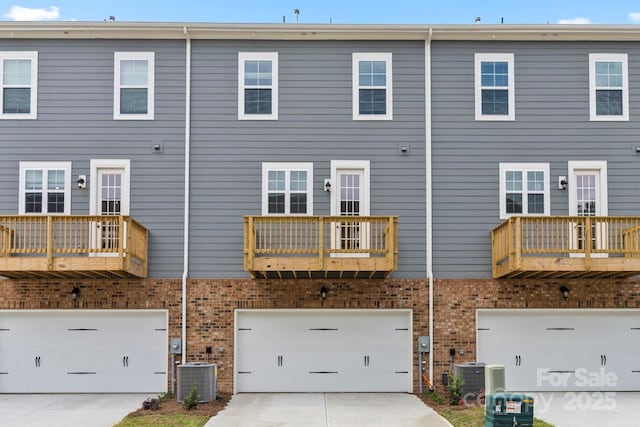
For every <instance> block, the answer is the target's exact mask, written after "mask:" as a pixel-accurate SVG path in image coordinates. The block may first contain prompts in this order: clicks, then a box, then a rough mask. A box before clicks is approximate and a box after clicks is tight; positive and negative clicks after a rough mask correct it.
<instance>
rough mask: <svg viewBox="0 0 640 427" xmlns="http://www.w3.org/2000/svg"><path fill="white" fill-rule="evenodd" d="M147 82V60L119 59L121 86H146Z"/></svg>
mask: <svg viewBox="0 0 640 427" xmlns="http://www.w3.org/2000/svg"><path fill="white" fill-rule="evenodd" d="M148 84H149V62H148V61H147V60H143V59H141V60H128V59H127V60H122V61H120V85H121V86H147V85H148Z"/></svg>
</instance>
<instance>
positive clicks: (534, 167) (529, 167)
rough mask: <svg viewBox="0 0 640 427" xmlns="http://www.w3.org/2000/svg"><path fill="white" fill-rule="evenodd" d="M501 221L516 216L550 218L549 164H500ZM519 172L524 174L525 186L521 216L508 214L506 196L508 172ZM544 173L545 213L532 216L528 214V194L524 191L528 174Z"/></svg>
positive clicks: (523, 181) (523, 182)
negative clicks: (534, 172) (533, 172)
mask: <svg viewBox="0 0 640 427" xmlns="http://www.w3.org/2000/svg"><path fill="white" fill-rule="evenodd" d="M499 169H500V219H507V218H509V217H511V216H514V215H527V216H549V215H550V214H551V192H550V189H551V184H550V182H549V178H550V173H549V163H500V168H499ZM507 171H518V172H522V173H523V176H522V184H523V190H522V194H523V198H522V211H523V212H522V213H521V214H508V213H507V203H506V200H505V196H506V193H507V182H506V172H507ZM531 171H542V172H544V213H542V214H530V213H527V212H526V210H527V204H526V203H527V200H526V198H525V197H524V196H526V195H527V194H528V193H527V192H525V191H524V188H526V185H527V176H526V175H527V172H531Z"/></svg>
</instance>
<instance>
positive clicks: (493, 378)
mask: <svg viewBox="0 0 640 427" xmlns="http://www.w3.org/2000/svg"><path fill="white" fill-rule="evenodd" d="M504 391H505V375H504V365H486V366H485V367H484V393H485V395H489V394H492V393H504Z"/></svg>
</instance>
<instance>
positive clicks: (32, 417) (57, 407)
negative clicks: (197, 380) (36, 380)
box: [0, 394, 155, 427]
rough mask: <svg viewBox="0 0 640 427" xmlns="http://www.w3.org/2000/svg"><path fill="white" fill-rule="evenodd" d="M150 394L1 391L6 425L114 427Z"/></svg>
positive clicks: (2, 419)
mask: <svg viewBox="0 0 640 427" xmlns="http://www.w3.org/2000/svg"><path fill="white" fill-rule="evenodd" d="M147 397H155V396H151V395H148V394H0V425H2V426H3V427H40V426H42V427H45V426H46V427H63V426H64V427H84V426H86V427H112V426H113V425H114V424H115V423H117V422H119V421H120V420H122V418H123V417H124V416H125V415H127V414H128V413H129V412H131V411H135V410H136V409H138V408H139V407H140V406H142V402H143V401H144V400H145V399H146V398H147Z"/></svg>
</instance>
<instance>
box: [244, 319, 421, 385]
mask: <svg viewBox="0 0 640 427" xmlns="http://www.w3.org/2000/svg"><path fill="white" fill-rule="evenodd" d="M411 319H412V316H411V310H237V311H236V340H235V343H236V345H235V390H236V392H240V393H241V392H365V391H369V392H411V391H412V375H411V373H412V371H411V352H412V339H411V337H412V327H411Z"/></svg>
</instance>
